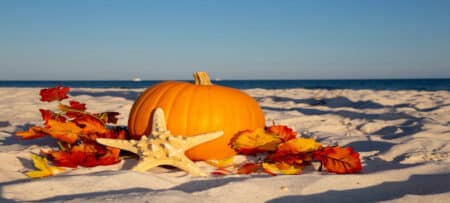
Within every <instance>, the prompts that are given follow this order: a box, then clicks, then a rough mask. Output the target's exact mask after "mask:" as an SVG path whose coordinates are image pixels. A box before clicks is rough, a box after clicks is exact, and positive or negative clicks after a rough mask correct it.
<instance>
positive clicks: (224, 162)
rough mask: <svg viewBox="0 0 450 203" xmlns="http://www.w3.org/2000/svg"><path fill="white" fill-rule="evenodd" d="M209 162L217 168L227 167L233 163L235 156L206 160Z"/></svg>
mask: <svg viewBox="0 0 450 203" xmlns="http://www.w3.org/2000/svg"><path fill="white" fill-rule="evenodd" d="M205 162H206V163H207V164H209V165H211V166H214V167H216V168H226V167H229V166H232V165H233V162H234V157H233V156H232V157H229V158H226V159H220V160H206V161H205Z"/></svg>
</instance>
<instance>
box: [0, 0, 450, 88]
mask: <svg viewBox="0 0 450 203" xmlns="http://www.w3.org/2000/svg"><path fill="white" fill-rule="evenodd" d="M0 30H1V31H0V80H49V79H53V80H109V79H111V80H115V79H124V80H128V79H131V78H133V77H135V76H138V77H141V78H142V79H148V80H152V79H161V80H165V79H190V78H191V75H192V72H194V71H197V70H206V71H208V72H209V73H210V74H211V75H212V77H221V78H222V79H327V78H337V79H343V78H435V77H440V78H450V1H446V0H441V1H440V0H429V1H426V0H421V1H414V0H395V1H391V0H387V1H374V0H371V1H364V0H355V1H346V0H342V1H338V0H336V1H325V0H318V1H300V0H295V1H287V0H286V1H283V0H279V1H277V0H273V1H262V0H259V1H244V0H240V1H170V0H169V1H150V0H149V1H114V0H105V1H99V0H98V1H81V0H80V1H25V0H2V1H0Z"/></svg>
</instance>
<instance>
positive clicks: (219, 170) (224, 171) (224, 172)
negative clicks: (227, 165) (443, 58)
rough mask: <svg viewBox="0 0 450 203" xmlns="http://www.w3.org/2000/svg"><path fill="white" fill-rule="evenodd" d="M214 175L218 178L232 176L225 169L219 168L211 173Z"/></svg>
mask: <svg viewBox="0 0 450 203" xmlns="http://www.w3.org/2000/svg"><path fill="white" fill-rule="evenodd" d="M211 174H212V175H217V176H225V175H230V174H232V172H231V171H229V170H226V169H223V168H219V169H217V170H215V171H213V172H211Z"/></svg>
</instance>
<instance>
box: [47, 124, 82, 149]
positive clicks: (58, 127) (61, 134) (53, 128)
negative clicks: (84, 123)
mask: <svg viewBox="0 0 450 203" xmlns="http://www.w3.org/2000/svg"><path fill="white" fill-rule="evenodd" d="M47 125H48V127H47V128H44V129H42V131H43V132H44V133H46V134H48V135H50V136H52V137H53V138H55V139H57V140H60V141H63V142H67V143H69V144H73V143H75V142H76V141H77V140H78V138H79V134H80V133H81V131H82V129H81V128H80V127H78V126H77V125H76V124H75V123H72V122H60V121H57V120H48V123H47Z"/></svg>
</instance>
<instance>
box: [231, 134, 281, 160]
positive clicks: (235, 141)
mask: <svg viewBox="0 0 450 203" xmlns="http://www.w3.org/2000/svg"><path fill="white" fill-rule="evenodd" d="M281 142H282V140H281V138H279V137H278V136H276V135H272V134H269V133H266V131H265V130H264V129H261V128H258V129H256V130H246V131H243V132H239V133H238V134H236V135H235V136H234V137H233V138H232V139H231V142H230V145H231V147H232V148H233V149H234V150H236V151H237V152H239V153H241V154H255V153H259V152H268V151H275V150H276V149H277V147H278V145H279V144H280V143H281Z"/></svg>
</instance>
